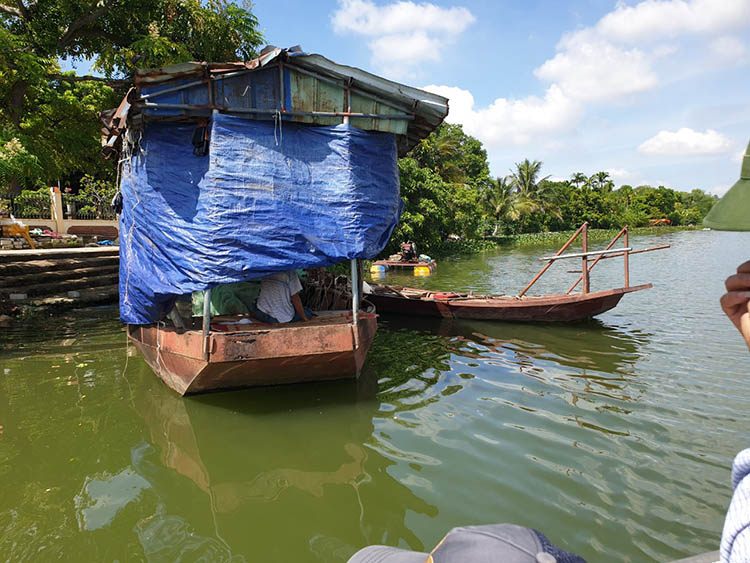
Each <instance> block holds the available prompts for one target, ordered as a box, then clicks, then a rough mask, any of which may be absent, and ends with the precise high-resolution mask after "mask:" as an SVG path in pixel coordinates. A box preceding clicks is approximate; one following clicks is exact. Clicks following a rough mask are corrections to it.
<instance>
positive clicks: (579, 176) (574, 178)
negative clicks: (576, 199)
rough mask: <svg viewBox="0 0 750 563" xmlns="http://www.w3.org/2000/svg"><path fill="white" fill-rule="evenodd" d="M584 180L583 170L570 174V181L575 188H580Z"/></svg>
mask: <svg viewBox="0 0 750 563" xmlns="http://www.w3.org/2000/svg"><path fill="white" fill-rule="evenodd" d="M586 180H587V178H586V174H584V173H583V172H576V173H575V174H572V175H571V176H570V181H571V182H572V183H573V185H574V186H575V187H576V189H581V185H582V184H585V183H586Z"/></svg>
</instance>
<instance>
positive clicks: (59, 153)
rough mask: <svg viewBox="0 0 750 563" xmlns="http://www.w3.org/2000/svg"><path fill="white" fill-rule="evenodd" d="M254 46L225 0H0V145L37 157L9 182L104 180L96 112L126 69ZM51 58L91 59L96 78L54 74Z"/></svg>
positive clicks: (242, 54)
mask: <svg viewBox="0 0 750 563" xmlns="http://www.w3.org/2000/svg"><path fill="white" fill-rule="evenodd" d="M0 1H1V0H0ZM261 42H262V36H261V34H260V32H259V31H258V22H257V20H256V18H255V16H253V14H252V12H251V11H250V9H249V8H240V7H238V6H236V5H235V4H233V3H231V2H228V1H227V0H208V1H207V2H200V1H199V0H128V1H127V2H125V1H122V0H89V1H85V0H36V1H30V2H25V1H24V0H15V2H14V3H13V5H10V4H7V3H0V145H3V144H6V143H8V142H9V141H10V140H11V139H16V141H17V143H19V144H20V146H21V148H22V149H23V150H24V151H25V152H26V153H28V154H29V155H31V157H33V158H35V159H36V162H37V163H38V167H26V168H25V169H24V170H25V172H23V174H21V175H20V176H19V175H18V171H17V174H16V180H15V183H16V184H20V185H21V187H34V186H38V185H39V184H43V183H48V182H51V181H55V180H57V179H58V178H62V179H63V180H68V181H78V180H80V178H81V177H82V176H83V175H84V174H85V173H89V174H93V175H94V176H97V177H101V178H111V176H112V168H111V167H110V166H106V165H105V164H104V163H102V162H101V159H100V158H99V155H98V153H99V149H100V143H99V139H98V137H99V132H100V125H99V122H98V116H97V114H98V112H99V111H101V110H103V109H107V108H109V107H113V106H114V105H116V104H117V103H118V102H119V99H120V98H121V97H122V94H123V93H124V90H123V88H124V86H125V85H127V84H129V83H130V81H131V77H132V74H133V72H134V71H135V68H136V67H142V66H160V65H165V64H171V63H175V62H182V61H185V60H190V59H192V60H206V61H219V60H236V59H238V58H250V57H252V56H254V55H255V54H256V49H257V47H258V46H259V45H260V44H261ZM58 58H74V59H75V58H88V59H93V60H94V66H95V67H96V68H97V69H99V70H100V71H102V72H103V73H104V74H105V76H104V77H93V76H76V75H75V73H73V72H68V73H63V72H61V70H60V67H59V64H58V63H57V60H58ZM21 176H22V177H21ZM2 181H3V180H2V179H0V182H2ZM5 182H6V188H7V187H8V185H9V184H8V182H9V181H8V180H7V179H6V180H5ZM0 187H2V186H0ZM14 189H17V187H14Z"/></svg>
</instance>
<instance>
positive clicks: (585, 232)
mask: <svg viewBox="0 0 750 563" xmlns="http://www.w3.org/2000/svg"><path fill="white" fill-rule="evenodd" d="M588 251H589V226H588V223H584V224H583V252H584V253H585V252H588ZM581 260H582V261H583V267H582V268H581V274H582V275H583V293H584V295H585V294H586V293H588V292H589V259H588V256H584V257H583V258H582V259H581Z"/></svg>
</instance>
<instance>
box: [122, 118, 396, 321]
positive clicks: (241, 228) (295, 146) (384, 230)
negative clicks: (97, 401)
mask: <svg viewBox="0 0 750 563" xmlns="http://www.w3.org/2000/svg"><path fill="white" fill-rule="evenodd" d="M194 130H195V125H194V124H193V125H190V124H177V123H164V122H161V123H149V124H148V125H147V126H146V128H145V131H144V132H143V137H142V139H141V142H140V146H139V147H138V149H137V151H136V153H135V154H134V155H133V156H132V158H131V159H130V160H129V161H126V162H125V163H124V165H123V172H122V180H121V182H120V189H121V191H122V195H123V210H122V213H121V214H120V318H121V319H122V321H123V322H125V323H131V324H146V323H151V322H155V321H157V320H159V319H161V318H163V316H164V314H165V313H166V312H168V310H169V309H170V308H171V307H172V305H173V303H174V300H175V298H176V297H177V296H178V295H183V294H188V293H191V292H193V291H198V290H203V289H208V288H211V287H214V286H216V285H218V284H223V283H230V282H237V281H243V280H250V279H257V278H260V277H262V276H264V275H267V274H269V273H271V272H275V271H281V270H290V269H292V268H311V267H318V266H328V265H331V264H335V263H337V262H340V261H342V260H350V259H352V258H364V259H367V258H372V257H374V256H375V255H376V254H378V253H379V252H380V251H381V250H382V249H383V248H384V247H385V245H386V243H387V242H388V239H389V238H390V235H391V232H392V231H393V228H394V227H395V226H396V224H397V222H398V219H399V216H400V212H401V209H402V205H403V204H402V202H401V200H400V198H399V180H398V166H397V156H396V140H395V137H394V135H392V134H390V133H372V132H365V131H361V130H359V129H356V128H354V127H350V126H348V125H338V126H335V127H311V126H306V125H300V124H295V123H289V122H283V123H280V124H275V123H274V122H273V121H255V120H249V119H244V118H241V117H234V116H227V115H215V116H214V117H213V119H212V122H211V132H210V135H211V137H210V151H209V154H208V155H207V156H204V157H199V156H194V155H193V146H192V142H191V141H192V137H193V132H194Z"/></svg>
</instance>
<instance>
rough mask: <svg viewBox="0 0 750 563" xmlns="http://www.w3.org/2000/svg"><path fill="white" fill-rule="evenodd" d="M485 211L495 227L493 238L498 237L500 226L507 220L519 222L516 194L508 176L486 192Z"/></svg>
mask: <svg viewBox="0 0 750 563" xmlns="http://www.w3.org/2000/svg"><path fill="white" fill-rule="evenodd" d="M483 200H484V205H485V210H486V211H487V213H488V214H489V215H490V217H491V218H492V220H493V221H494V223H495V225H494V228H493V230H492V236H493V237H494V236H495V235H497V231H498V229H499V228H500V225H501V224H502V223H504V222H505V221H506V220H507V219H510V220H511V221H517V220H518V217H519V214H518V210H517V209H516V206H515V194H514V193H513V185H512V184H511V183H510V179H509V177H508V176H504V177H501V178H497V179H496V180H495V181H494V182H492V184H491V185H490V187H489V188H488V189H486V190H485V192H484V198H483Z"/></svg>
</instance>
